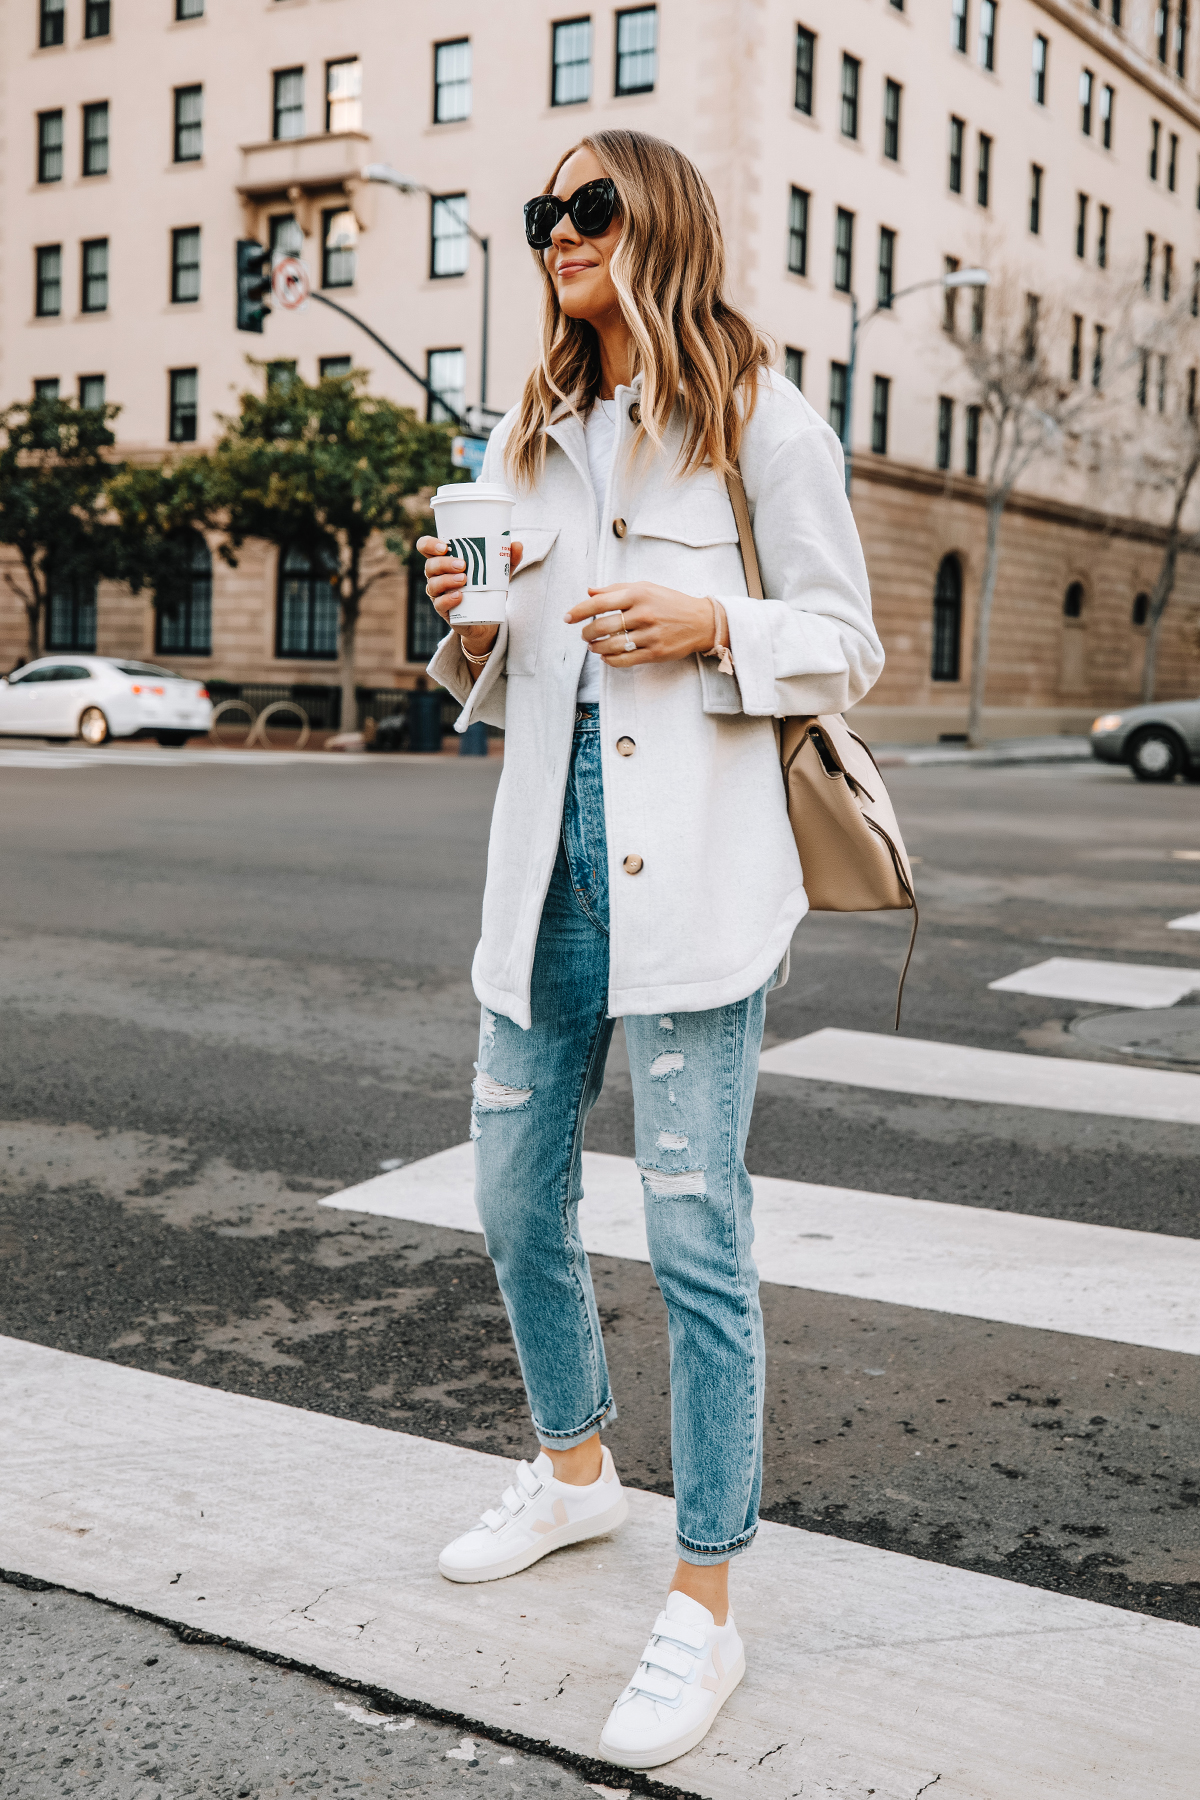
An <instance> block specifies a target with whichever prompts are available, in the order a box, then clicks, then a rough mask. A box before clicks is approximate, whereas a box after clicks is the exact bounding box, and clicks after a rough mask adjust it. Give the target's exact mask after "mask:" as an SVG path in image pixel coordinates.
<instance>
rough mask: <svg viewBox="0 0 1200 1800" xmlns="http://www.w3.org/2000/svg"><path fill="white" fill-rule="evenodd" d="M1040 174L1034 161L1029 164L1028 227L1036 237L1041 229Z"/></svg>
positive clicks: (1040, 171)
mask: <svg viewBox="0 0 1200 1800" xmlns="http://www.w3.org/2000/svg"><path fill="white" fill-rule="evenodd" d="M1042 174H1043V171H1042V170H1041V169H1039V168H1038V166H1037V164H1036V163H1031V164H1030V166H1029V229H1030V231H1031V232H1032V233H1033V235H1034V237H1037V236H1038V234H1039V233H1040V231H1041V229H1042Z"/></svg>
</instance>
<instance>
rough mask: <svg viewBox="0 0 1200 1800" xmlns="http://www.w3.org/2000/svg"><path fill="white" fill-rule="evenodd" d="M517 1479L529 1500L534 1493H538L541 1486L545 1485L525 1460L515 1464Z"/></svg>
mask: <svg viewBox="0 0 1200 1800" xmlns="http://www.w3.org/2000/svg"><path fill="white" fill-rule="evenodd" d="M517 1480H518V1482H519V1483H520V1485H521V1487H522V1488H524V1490H525V1493H526V1495H527V1496H528V1497H529V1499H530V1500H532V1499H533V1498H534V1496H535V1495H537V1494H540V1493H541V1491H542V1488H543V1487H544V1486H545V1483H544V1482H542V1481H539V1480H538V1477H537V1476H536V1475H535V1474H534V1472H533V1470H532V1468H531V1467H530V1466H529V1464H528V1463H527V1462H520V1463H518V1464H517Z"/></svg>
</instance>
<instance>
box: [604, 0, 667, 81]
mask: <svg viewBox="0 0 1200 1800" xmlns="http://www.w3.org/2000/svg"><path fill="white" fill-rule="evenodd" d="M647 16H648V17H650V18H652V19H653V20H654V42H653V44H652V45H651V46H650V48H649V50H647V49H645V48H644V47H643V48H640V49H637V50H623V49H622V48H621V32H622V29H623V27H624V25H625V22H626V20H628V19H635V18H643V17H647ZM615 25H616V28H615V30H614V33H613V43H614V52H615V57H616V62H615V65H614V68H613V97H614V98H615V99H619V100H624V99H627V98H628V97H629V96H630V95H631V94H652V93H653V92H654V90H655V88H656V87H657V86H658V7H657V6H623V7H621V8H620V9H619V11H618V12H617V15H616V21H615ZM647 55H648V56H649V57H650V58H651V62H652V68H653V75H652V78H651V80H650V81H648V82H643V83H641V84H640V85H639V86H636V87H634V86H628V87H627V86H624V85H623V84H622V81H621V66H622V63H628V62H631V61H632V60H633V59H634V58H635V57H642V56H647Z"/></svg>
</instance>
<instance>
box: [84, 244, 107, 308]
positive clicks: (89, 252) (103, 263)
mask: <svg viewBox="0 0 1200 1800" xmlns="http://www.w3.org/2000/svg"><path fill="white" fill-rule="evenodd" d="M80 251H81V254H82V259H83V284H82V291H81V294H80V309H81V311H83V312H85V313H96V312H104V311H105V310H106V309H107V307H108V239H107V238H90V239H89V240H88V241H87V243H85V244H82V245H81V246H80Z"/></svg>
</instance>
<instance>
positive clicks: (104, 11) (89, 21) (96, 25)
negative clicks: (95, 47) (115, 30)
mask: <svg viewBox="0 0 1200 1800" xmlns="http://www.w3.org/2000/svg"><path fill="white" fill-rule="evenodd" d="M111 30H112V0H86V3H85V5H84V9H83V35H84V37H85V38H98V37H108V35H109V33H110V32H111Z"/></svg>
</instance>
